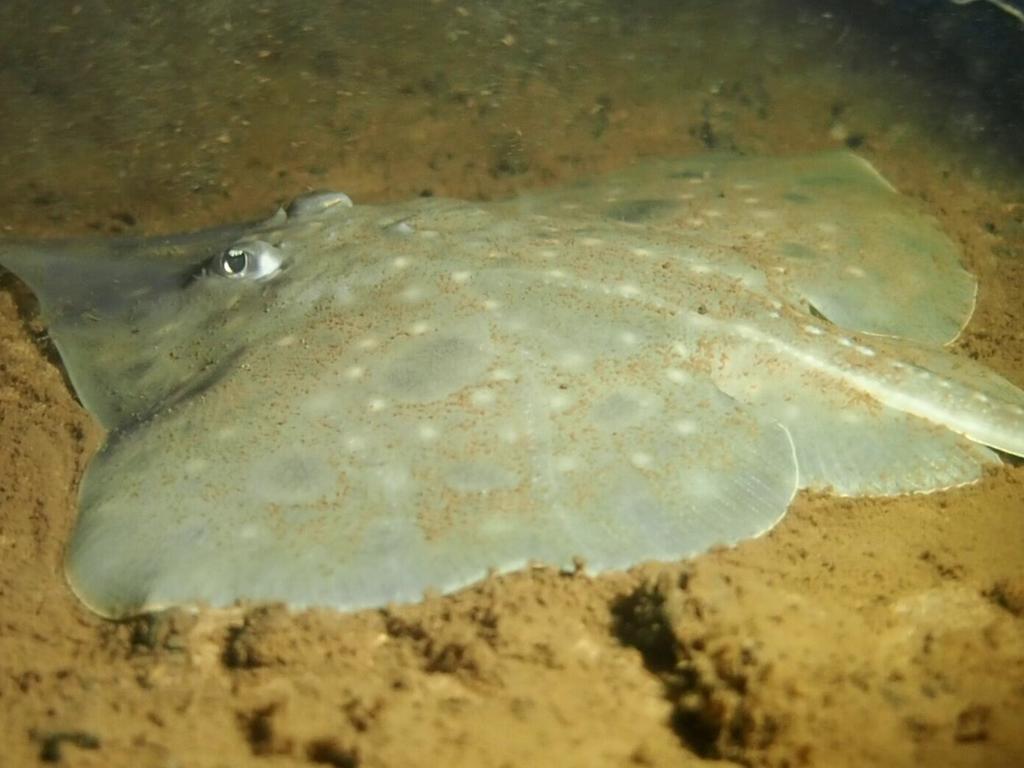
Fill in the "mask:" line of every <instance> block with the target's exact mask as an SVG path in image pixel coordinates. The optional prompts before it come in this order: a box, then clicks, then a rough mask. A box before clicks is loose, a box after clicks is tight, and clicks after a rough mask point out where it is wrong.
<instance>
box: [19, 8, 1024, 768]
mask: <svg viewBox="0 0 1024 768" xmlns="http://www.w3.org/2000/svg"><path fill="white" fill-rule="evenodd" d="M39 5H42V6H43V7H42V8H35V7H34V5H33V4H32V3H28V2H22V1H21V0H18V1H12V2H6V3H4V4H3V5H2V6H0V105H2V107H0V111H2V119H0V203H2V204H0V227H2V230H3V234H5V235H11V236H16V235H17V236H40V237H42V236H51V237H52V236H78V235H88V234H91V235H96V234H103V233H111V234H116V233H132V234H140V233H158V232H170V231H176V230H187V229H194V228H198V227H202V226H206V225H212V224H218V223H225V222H228V221H232V220H238V219H245V218H252V217H254V216H258V215H262V214H265V213H268V212H270V211H271V210H272V209H273V207H274V206H275V205H276V204H278V203H279V202H281V201H283V200H287V199H288V198H290V197H291V196H293V195H295V194H297V193H300V192H302V191H304V190H307V189H311V188H338V189H343V190H345V191H347V192H348V193H349V194H350V195H351V196H352V197H353V198H355V199H356V201H357V202H374V201H390V200H400V199H403V198H408V197H410V196H414V195H418V194H434V195H448V196H460V197H466V198H472V199H486V198H493V197H497V196H501V195H506V194H509V193H512V192H514V191H515V190H517V189H528V188H536V187H544V186H550V185H554V184H557V183H560V182H564V181H568V180H572V179H576V178H580V177H584V176H587V175H592V174H595V173H599V172H601V171H603V170H607V169H613V168H618V167H623V166H626V165H628V164H629V163H630V162H631V161H632V160H634V159H635V158H638V157H641V156H671V155H691V154H695V153H699V152H703V151H706V150H707V149H708V148H713V149H719V150H737V151H741V152H745V153H750V154H785V153H790V152H799V151H806V150H814V149H820V148H827V147H836V146H842V145H849V146H853V147H855V148H856V150H857V151H858V152H860V153H861V154H862V155H863V156H865V157H867V158H869V159H870V160H871V162H873V163H874V164H875V165H876V166H877V167H878V168H879V169H880V170H881V171H882V172H883V173H884V174H885V175H886V176H887V177H888V178H889V179H890V180H892V182H893V183H894V184H895V185H896V186H897V187H898V188H899V189H900V190H901V191H902V192H904V193H905V194H906V195H908V196H910V197H912V198H915V199H916V200H917V201H918V203H919V205H920V207H921V208H922V209H924V210H927V211H929V212H930V213H932V214H934V215H935V216H936V217H937V218H938V220H939V221H940V223H941V225H942V226H943V227H944V228H945V230H946V231H947V232H948V233H950V234H951V235H952V237H953V238H955V239H956V240H957V241H958V242H959V243H961V244H962V248H963V254H964V260H965V263H966V264H967V265H968V266H969V268H970V269H971V270H972V271H973V272H975V274H977V276H978V277H979V280H980V292H979V302H978V308H977V311H976V313H975V316H974V318H973V319H972V321H971V323H970V325H969V326H968V328H967V329H966V331H965V332H964V334H963V336H962V338H961V339H959V340H958V341H957V342H956V343H955V344H954V347H955V349H956V350H957V351H958V352H959V353H961V354H964V355H970V356H972V357H975V358H977V359H979V360H982V361H984V362H985V363H986V364H987V365H989V366H991V367H992V368H994V369H995V370H997V371H999V372H1001V373H1002V374H1004V375H1005V376H1006V377H1008V378H1009V379H1011V380H1012V381H1015V382H1016V383H1018V384H1024V175H1022V171H1021V167H1022V166H1021V164H1020V160H1021V157H1020V155H1019V151H1020V146H1021V145H1020V141H1019V138H1017V139H1015V137H1019V136H1021V135H1024V132H1022V130H1021V127H1022V126H1021V123H1020V122H1019V118H1020V105H1021V103H1022V99H1021V94H1022V93H1024V87H1021V82H1020V78H1019V76H1017V77H1015V73H1014V72H1013V66H1012V65H1007V64H1006V61H1007V59H1006V57H1007V56H1009V55H1014V54H1015V55H1018V56H1019V55H1020V53H1021V52H1022V51H1024V30H1019V29H1018V28H1016V27H1014V26H1013V22H1012V20H1010V19H1008V18H1007V19H1005V20H1003V19H1001V18H1000V15H999V12H998V11H997V10H996V9H995V8H993V7H991V6H988V5H987V4H982V3H979V4H975V5H971V6H967V7H963V8H954V7H952V6H949V7H948V8H947V7H946V6H944V5H941V4H938V3H936V4H933V5H931V6H927V4H922V6H921V8H920V12H919V15H918V16H916V17H914V16H911V15H909V14H907V13H896V12H895V11H894V7H893V6H894V5H895V4H890V5H888V6H887V5H884V4H879V3H874V2H850V3H845V4H844V3H812V2H803V3H798V2H737V3H724V2H678V3H668V2H650V1H649V0H640V1H638V2H625V1H623V2H613V1H611V0H585V1H583V0H581V1H579V2H553V1H551V2H523V3H504V2H493V1H492V2H484V1H482V0H465V2H461V3H459V2H455V1H445V0H440V1H436V2H426V1H423V2H401V3H383V2H336V3H335V2H318V3H312V2H300V3H296V2H291V3H286V2H280V3H273V2H260V1H259V0H257V2H244V3H243V2H237V3H205V4H199V3H195V4H193V3H180V4H157V3H154V4H152V7H148V6H150V4H149V3H136V2H99V1H96V2H89V1H87V0H83V1H82V2H79V3H73V2H67V3H65V2H60V3H48V4H39ZM925 6H927V7H925ZM1001 21H1005V22H1006V23H1005V24H1004V27H1003V29H1004V34H1002V35H994V36H992V37H991V38H989V39H986V40H985V41H982V42H981V43H979V42H978V41H977V40H975V41H974V42H973V43H971V44H968V43H969V42H970V40H969V38H970V34H971V30H980V29H986V30H991V29H992V28H993V27H992V25H998V24H999V22H1001ZM975 24H977V25H983V26H974V25H975ZM984 25H988V26H984ZM985 34H988V32H986V33H985ZM1014 34H1017V35H1018V37H1017V38H1014V37H1013V35H1014ZM965 41H966V42H965ZM1000 46H1002V47H1000ZM1007 46H1008V47H1007ZM1018 60H1019V59H1018ZM101 437H102V436H101V434H100V431H99V429H98V427H97V426H96V425H95V424H94V423H93V421H92V420H91V419H90V417H89V416H88V415H87V414H86V413H85V412H84V411H83V410H82V409H81V407H80V406H79V405H78V404H77V403H76V400H75V398H74V396H73V394H72V393H71V391H70V390H69V389H68V386H67V385H66V383H65V380H64V378H63V377H62V373H61V370H60V368H59V365H58V364H57V362H56V359H55V358H54V357H53V354H52V350H51V349H50V348H49V347H48V346H47V341H46V336H45V333H44V329H43V328H42V326H41V325H40V323H39V320H38V318H37V317H36V316H34V314H33V309H32V303H31V301H30V300H29V299H28V297H27V295H26V292H25V290H24V288H23V287H22V286H20V285H19V284H18V283H17V282H16V281H15V280H13V279H12V278H11V277H10V276H3V277H0V765H2V766H5V767H6V766H23V765H35V764H37V763H40V762H47V761H49V762H59V763H60V764H62V765H67V766H154V767H156V766H161V767H164V768H172V767H175V766H181V767H186V766H211V767H212V766H240V765H261V766H263V765H265V766H290V765H302V764H321V765H329V766H342V767H344V768H355V767H356V766H359V768H371V767H374V766H420V765H422V766H427V765H429V766H442V765H443V766H452V767H453V768H454V767H461V766H547V765H551V766H556V765H557V766H577V765H578V766H628V765H636V766H691V765H692V766H696V765H705V764H721V765H725V764H729V765H754V766H799V765H813V766H867V765H872V766H910V765H915V766H917V765H928V766H1019V765H1024V727H1022V725H1021V724H1022V722H1024V467H1022V466H1020V465H1019V464H1018V465H1016V466H1013V465H1009V464H1008V465H1007V466H1006V467H1005V468H1003V469H1000V470H998V471H993V472H991V473H990V474H989V475H988V476H987V477H985V478H984V479H983V480H982V481H981V482H979V483H978V484H976V485H974V486H972V487H968V488H962V489H957V490H952V491H948V492H944V493H938V494H934V495H929V496H916V497H908V498H898V499H856V500H854V499H836V498H832V497H830V496H828V495H814V496H812V495H808V494H803V495H801V496H800V497H799V498H798V499H797V501H796V503H795V504H794V505H793V507H792V509H791V511H790V513H789V515H788V516H787V517H786V518H785V519H784V520H783V522H782V523H781V524H780V525H779V526H778V527H777V528H776V529H775V530H773V531H772V532H771V533H770V534H768V535H766V536H764V537H763V538H761V539H758V540H755V541H749V542H746V543H744V544H742V545H741V546H739V547H737V548H735V549H732V550H723V551H716V552H712V553H709V554H706V555H704V556H702V557H698V558H696V559H694V560H691V561H689V562H680V563H674V564H666V565H646V566H643V567H640V568H638V569H636V570H635V571H633V572H630V573H625V574H612V575H607V576H602V577H599V578H591V577H589V576H587V575H584V574H574V575H567V574H559V573H557V572H554V571H550V570H536V571H532V572H528V573H519V574H514V575H510V576H505V577H501V578H494V579H491V580H489V581H486V582H484V583H482V584H479V585H478V586H475V587H472V588H469V589H467V590H464V591H462V592H460V593H458V594H456V595H453V596H450V597H431V598H430V599H428V600H426V601H425V602H424V603H423V604H420V605H410V606H401V607H394V608H390V609H388V610H383V611H374V610H371V611H363V612H360V613H356V614H352V615H341V614H338V613H336V612H332V611H329V610H323V611H311V612H306V613H299V614H291V613H289V612H288V611H287V610H285V609H284V608H281V607H245V606H242V607H238V608H237V609H233V610H230V611H208V612H200V613H199V614H198V615H190V614H185V613H176V612H171V613H169V614H166V615H160V616H152V617H147V618H140V619H137V620H132V621H126V622H123V623H111V622H107V621H104V620H102V619H99V618H97V617H96V616H94V615H92V614H90V613H89V612H88V611H87V610H85V609H84V608H83V607H82V606H81V605H80V604H79V603H78V602H77V601H76V600H75V598H74V597H73V596H72V594H71V593H70V592H69V590H68V588H67V587H66V585H65V582H64V580H63V576H62V570H61V558H62V550H63V547H64V545H65V542H66V540H67V537H68V533H69V530H70V527H71V525H72V523H73V519H74V514H75V493H76V487H77V483H78V480H79V478H80V476H81V472H82V470H83V468H84V466H85V465H86V463H87V462H88V459H89V456H90V455H91V454H92V452H93V451H95V449H96V447H97V445H98V444H99V441H100V440H101Z"/></svg>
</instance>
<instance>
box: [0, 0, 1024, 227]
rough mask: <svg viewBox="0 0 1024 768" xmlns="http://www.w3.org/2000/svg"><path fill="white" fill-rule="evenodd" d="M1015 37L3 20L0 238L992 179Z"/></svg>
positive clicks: (109, 7) (574, 3) (372, 15)
mask: <svg viewBox="0 0 1024 768" xmlns="http://www.w3.org/2000/svg"><path fill="white" fill-rule="evenodd" d="M1022 39H1024V31H1022V30H1020V29H1018V27H1017V24H1016V22H1015V21H1014V19H1012V18H1011V17H1010V16H1008V15H1006V14H1003V13H1000V12H999V11H998V9H996V8H995V7H993V6H989V5H988V4H986V3H978V4H974V5H971V6H966V7H958V6H954V5H952V4H950V3H944V2H939V1H938V0H937V1H936V2H917V3H888V4H886V3H878V4H876V3H839V2H826V3H820V2H793V1H792V0H788V1H780V0H742V1H740V2H729V3H723V2H712V1H707V0H700V1H693V0H691V1H689V2H669V1H667V0H658V1H655V0H639V1H638V2H623V1H622V0H563V1H557V2H556V1H555V0H547V1H535V2H522V3H509V2H495V1H494V0H475V1H474V0H467V2H457V1H455V0H452V1H449V2H442V1H439V0H433V1H431V2H423V1H422V0H408V1H405V2H392V3H379V2H373V1H367V0H361V1H359V0H357V1H353V2H308V1H304V2H261V3H251V2H235V1H232V2H210V3H203V4H168V3H146V2H142V3H139V2H125V1H121V2H83V3H43V4H40V3H31V2H27V1H22V0H15V1H12V2H7V3H4V4H3V6H2V8H0V101H2V104H3V115H4V119H3V121H2V122H0V149H2V151H0V210H2V211H3V214H0V215H2V224H3V225H4V226H5V227H7V228H9V229H11V230H14V231H43V230H51V231H54V232H65V233H78V232H84V231H89V230H97V231H102V232H119V231H125V230H134V231H151V230H166V229H181V228H187V227H193V226H197V225H203V224H209V223H213V222H217V221H221V220H223V219H225V218H228V217H233V216H238V215H252V214H254V213H262V212H264V211H266V210H269V209H270V208H271V207H272V205H273V204H274V203H275V202H277V201H279V200H281V199H284V198H287V197H290V196H292V195H294V194H295V193H297V192H299V191H301V190H303V189H308V188H319V187H340V188H342V189H345V190H347V191H348V192H350V193H351V194H353V196H354V197H356V198H357V199H364V200H367V199H373V200H377V199H385V198H386V199H396V198H402V197H407V196H411V195H416V194H447V195H460V196H469V197H487V196H495V195H501V194H505V193H508V192H510V191H513V190H515V189H520V188H526V187H533V186H539V185H544V184H549V183H551V182H552V181H554V180H556V179H563V178H566V177H575V176H581V175H586V174H588V173H593V172H595V171H597V170H601V169H605V168H610V167H616V166H621V165H623V164H626V163H628V161H629V160H630V159H631V158H633V157H635V156H638V155H660V154H674V155H678V154H690V153H694V152H699V151H706V150H709V149H714V150H735V151H740V152H745V153H783V152H787V151H793V150H801V149H812V148H818V147H827V146H836V145H842V144H846V145H849V146H852V147H855V148H858V149H860V150H861V151H863V152H865V153H866V154H868V155H869V156H870V155H872V154H875V153H882V154H892V155H898V154H900V153H901V152H904V151H906V152H910V153H915V154H916V153H919V152H922V151H925V152H927V151H929V150H931V151H932V152H933V154H934V156H935V157H936V158H937V159H938V161H939V162H941V163H943V164H944V165H946V166H949V167H950V168H954V167H955V168H957V169H961V170H965V169H969V168H972V167H978V166H979V165H981V164H988V167H990V168H991V167H996V168H1004V167H1005V165H1006V161H1007V160H1014V161H1016V160H1017V159H1018V158H1016V157H1008V155H1010V154H1011V153H1014V152H1015V151H1016V145H1015V142H1014V140H1013V137H1014V136H1015V131H1016V128H1017V125H1016V123H1015V121H1016V119H1017V118H1018V117H1019V115H1020V112H1021V108H1020V104H1021V99H1020V98H1019V97H1020V93H1021V92H1022V91H1024V80H1022V77H1021V75H1020V72H1019V70H1018V69H1016V68H1015V67H1014V65H1013V64H1012V63H1011V59H1012V54H1013V53H1014V51H1016V52H1017V53H1018V54H1019V52H1020V46H1021V42H1022Z"/></svg>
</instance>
